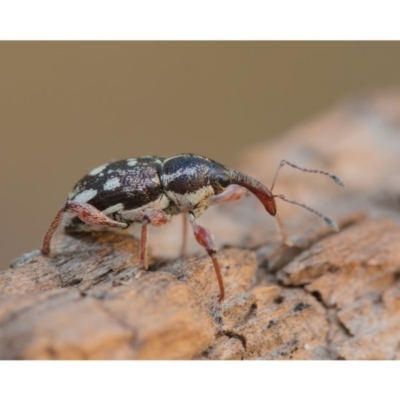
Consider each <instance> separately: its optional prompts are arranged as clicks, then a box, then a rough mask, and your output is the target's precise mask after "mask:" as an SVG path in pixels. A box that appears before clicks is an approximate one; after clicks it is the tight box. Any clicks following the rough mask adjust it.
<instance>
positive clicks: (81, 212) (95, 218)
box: [42, 201, 128, 256]
mask: <svg viewBox="0 0 400 400" xmlns="http://www.w3.org/2000/svg"><path fill="white" fill-rule="evenodd" d="M65 213H71V214H74V215H76V216H77V217H78V218H79V219H80V220H81V221H83V222H85V223H87V224H88V225H100V226H108V227H111V228H122V229H123V228H127V227H128V224H127V223H126V222H118V221H114V220H113V219H111V218H108V217H107V216H106V215H105V214H103V213H102V212H101V211H99V210H98V209H97V208H95V207H93V206H91V205H90V204H86V203H78V202H76V201H67V202H66V203H65V205H64V207H62V208H61V210H60V211H59V212H58V213H57V215H56V216H55V218H54V220H53V222H52V223H51V225H50V227H49V229H48V230H47V233H46V236H45V237H44V239H43V244H42V254H44V255H45V256H48V255H49V254H50V242H51V238H52V237H53V235H54V232H55V231H56V229H57V228H58V226H59V225H60V223H61V220H62V217H63V215H64V214H65Z"/></svg>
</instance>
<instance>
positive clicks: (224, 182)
mask: <svg viewBox="0 0 400 400" xmlns="http://www.w3.org/2000/svg"><path fill="white" fill-rule="evenodd" d="M218 183H219V184H220V185H221V187H223V188H226V187H228V186H229V185H230V183H231V179H230V178H229V175H228V174H224V173H222V174H219V175H218Z"/></svg>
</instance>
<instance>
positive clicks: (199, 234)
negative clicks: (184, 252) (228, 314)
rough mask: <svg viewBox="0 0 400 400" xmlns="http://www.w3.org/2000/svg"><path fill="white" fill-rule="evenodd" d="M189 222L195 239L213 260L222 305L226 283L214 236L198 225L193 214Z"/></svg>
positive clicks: (190, 215)
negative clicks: (223, 278)
mask: <svg viewBox="0 0 400 400" xmlns="http://www.w3.org/2000/svg"><path fill="white" fill-rule="evenodd" d="M189 221H190V223H191V225H192V228H193V232H194V237H195V238H196V240H197V242H198V243H199V244H200V245H201V246H203V247H204V248H205V249H206V251H207V253H208V255H209V256H210V257H211V259H212V262H213V265H214V270H215V274H216V275H217V280H218V285H219V302H220V303H222V301H223V300H224V298H225V290H224V282H223V280H222V275H221V268H220V266H219V263H218V258H217V247H216V245H215V242H214V238H213V237H212V234H211V232H210V231H209V230H208V229H206V228H203V227H202V226H200V225H198V224H197V223H196V221H195V216H194V215H193V214H192V213H190V214H189Z"/></svg>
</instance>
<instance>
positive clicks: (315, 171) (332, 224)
mask: <svg viewBox="0 0 400 400" xmlns="http://www.w3.org/2000/svg"><path fill="white" fill-rule="evenodd" d="M285 164H287V165H289V166H290V167H292V168H296V169H299V170H300V171H303V172H310V173H313V174H322V175H325V176H329V178H331V179H333V181H334V182H335V183H336V184H338V185H340V186H344V183H343V181H342V180H341V179H340V178H339V177H338V176H337V175H334V174H331V173H330V172H327V171H322V170H320V169H309V168H302V167H299V166H298V165H296V164H293V163H291V162H289V161H286V160H282V161H281V162H280V163H279V166H278V169H277V170H276V172H275V176H274V179H273V181H272V186H271V193H272V190H273V188H274V185H275V182H276V179H277V177H278V173H279V171H280V169H281V168H282V167H283V166H284V165H285ZM273 197H278V198H279V199H281V200H283V201H286V202H287V203H291V204H295V205H297V206H300V207H303V208H305V209H306V210H308V211H310V212H312V213H313V214H315V215H317V216H318V217H320V218H322V219H323V220H324V221H325V222H326V223H327V224H328V226H329V227H330V228H331V229H333V230H334V231H336V232H338V231H339V228H338V226H337V225H336V223H335V221H333V220H332V219H330V218H328V217H327V216H325V215H323V214H321V213H320V212H318V211H316V210H314V209H313V208H311V207H308V206H307V205H305V204H303V203H299V202H298V201H295V200H290V199H287V198H286V197H285V195H283V194H275V195H273Z"/></svg>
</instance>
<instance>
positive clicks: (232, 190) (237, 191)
mask: <svg viewBox="0 0 400 400" xmlns="http://www.w3.org/2000/svg"><path fill="white" fill-rule="evenodd" d="M246 192H247V190H246V189H245V188H243V187H242V186H239V185H230V186H228V188H227V189H226V190H224V191H223V192H222V193H220V194H217V195H215V196H212V197H210V199H209V200H208V205H209V206H212V205H214V204H220V203H229V202H232V201H238V200H241V199H242V198H243V197H244V196H245V195H246Z"/></svg>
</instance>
